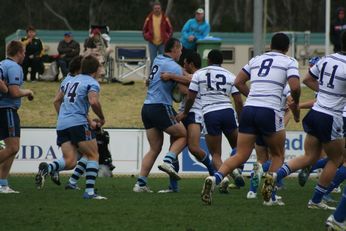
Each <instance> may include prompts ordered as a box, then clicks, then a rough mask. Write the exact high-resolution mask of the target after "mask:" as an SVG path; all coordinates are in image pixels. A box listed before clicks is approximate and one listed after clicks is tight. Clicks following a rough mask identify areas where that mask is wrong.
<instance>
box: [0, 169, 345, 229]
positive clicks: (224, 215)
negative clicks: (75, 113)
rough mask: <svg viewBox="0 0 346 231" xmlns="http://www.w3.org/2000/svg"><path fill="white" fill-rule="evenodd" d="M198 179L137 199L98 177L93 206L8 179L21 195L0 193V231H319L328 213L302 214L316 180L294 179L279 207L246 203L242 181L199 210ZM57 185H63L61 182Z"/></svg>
mask: <svg viewBox="0 0 346 231" xmlns="http://www.w3.org/2000/svg"><path fill="white" fill-rule="evenodd" d="M203 179H204V178H202V177H199V178H183V179H182V180H181V181H180V192H179V193H173V194H157V193H152V194H148V193H144V194H143V193H133V192H132V187H133V185H134V183H135V180H136V179H135V178H133V177H130V176H128V177H125V176H122V177H115V178H98V179H97V185H96V187H97V188H98V189H99V192H100V194H101V195H103V196H106V197H108V198H109V199H108V200H106V201H97V200H84V199H82V193H83V192H82V191H66V190H64V188H63V186H60V187H58V186H56V185H53V183H52V182H50V180H49V179H48V180H47V183H46V185H45V188H44V189H43V190H37V189H36V188H35V187H34V176H33V175H31V176H28V175H26V176H12V177H11V178H10V179H9V180H10V182H11V185H12V186H13V188H14V189H16V190H19V191H20V192H21V193H20V194H8V195H5V194H0V205H1V225H0V230H18V231H26V230H35V231H37V230H66V231H68V230H75V231H76V230H81V231H88V230H93V231H95V230H129V231H131V230H134V231H138V230H141V231H143V230H164V231H166V230H172V231H180V230H181V231H204V230H205V231H207V230H208V231H210V230H217V231H222V230H232V231H237V230H241V231H248V230H249V231H250V230H251V231H252V230H258V231H264V230H270V231H279V230H282V231H287V230H290V231H293V230H300V231H303V230H307V231H319V230H324V221H325V220H326V218H327V217H328V216H329V214H330V213H331V212H330V211H322V210H309V209H307V206H306V205H307V201H308V200H309V198H310V197H311V195H312V192H313V187H314V185H315V183H316V179H312V180H310V181H309V182H308V183H307V185H306V186H305V187H304V188H301V187H300V186H298V184H297V182H296V179H294V178H292V179H287V180H286V183H285V184H286V189H284V190H282V191H280V192H279V195H281V196H283V200H284V202H285V203H286V205H285V206H284V207H264V206H263V205H262V200H261V199H257V200H247V199H246V192H247V188H248V185H249V182H248V181H247V182H246V186H245V188H243V189H240V190H237V189H235V190H232V191H231V193H230V194H227V195H226V194H219V193H218V192H215V193H214V198H213V205H212V206H206V205H203V204H202V202H201V200H200V191H201V188H202V184H203ZM62 180H63V182H64V183H65V182H66V181H67V177H66V176H65V177H63V178H62ZM167 181H168V180H167V178H163V177H161V178H160V177H159V178H149V185H150V186H151V189H153V190H154V191H157V190H159V189H162V188H164V186H166V185H167ZM64 183H63V184H64ZM83 183H84V179H83ZM80 186H82V182H80ZM333 196H334V197H335V196H336V195H335V194H334V195H333ZM339 197H340V194H337V197H335V198H339Z"/></svg>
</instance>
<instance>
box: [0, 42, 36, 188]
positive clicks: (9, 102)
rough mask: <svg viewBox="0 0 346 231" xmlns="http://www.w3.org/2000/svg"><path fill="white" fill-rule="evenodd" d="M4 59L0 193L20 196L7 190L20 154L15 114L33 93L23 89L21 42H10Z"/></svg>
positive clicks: (0, 66) (0, 98)
mask: <svg viewBox="0 0 346 231" xmlns="http://www.w3.org/2000/svg"><path fill="white" fill-rule="evenodd" d="M6 55H7V58H6V59H5V60H3V61H1V62H0V79H2V80H3V81H4V82H5V83H6V84H7V88H8V91H7V93H6V92H3V93H1V94H0V140H4V142H5V145H6V147H5V148H4V149H2V150H0V165H1V168H0V193H19V192H18V191H15V190H13V189H11V188H10V187H9V186H8V180H7V177H8V174H9V172H10V169H11V166H12V163H13V160H14V158H15V156H16V154H17V152H18V150H19V143H20V142H19V141H20V120H19V116H18V113H17V110H18V109H19V108H20V106H21V98H22V97H28V99H29V100H33V97H34V93H33V92H32V91H31V90H29V89H22V88H21V86H22V85H23V69H22V67H21V66H20V64H22V62H23V60H24V57H25V49H24V47H23V45H22V43H21V42H19V41H11V42H10V43H9V44H8V45H7V47H6Z"/></svg>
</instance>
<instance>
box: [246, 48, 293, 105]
mask: <svg viewBox="0 0 346 231" xmlns="http://www.w3.org/2000/svg"><path fill="white" fill-rule="evenodd" d="M243 71H244V72H245V73H246V74H247V75H248V76H249V78H250V82H251V87H250V92H249V95H248V97H247V99H246V102H245V106H259V107H265V108H271V109H274V110H277V111H280V109H281V98H282V92H283V89H284V88H285V86H286V83H287V80H288V79H289V78H290V77H298V78H299V72H298V62H297V60H295V59H294V58H292V57H289V56H287V55H284V54H282V53H279V52H267V53H264V54H262V55H260V56H256V57H254V58H252V59H251V60H250V61H249V63H248V64H246V65H245V66H244V67H243Z"/></svg>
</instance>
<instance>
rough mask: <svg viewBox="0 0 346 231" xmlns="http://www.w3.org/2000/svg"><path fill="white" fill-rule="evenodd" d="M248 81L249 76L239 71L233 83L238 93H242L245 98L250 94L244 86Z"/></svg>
mask: <svg viewBox="0 0 346 231" xmlns="http://www.w3.org/2000/svg"><path fill="white" fill-rule="evenodd" d="M248 80H249V76H248V75H247V74H246V73H245V72H244V71H243V70H241V71H240V72H239V73H238V75H237V77H236V79H235V81H234V85H235V86H236V87H237V89H238V90H239V91H240V93H242V94H243V95H245V96H246V97H247V96H248V95H249V92H250V89H249V87H248V86H247V85H246V82H247V81H248Z"/></svg>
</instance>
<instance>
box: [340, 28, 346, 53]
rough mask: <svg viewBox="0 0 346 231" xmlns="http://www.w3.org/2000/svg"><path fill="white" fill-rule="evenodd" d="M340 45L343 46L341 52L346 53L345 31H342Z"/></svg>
mask: <svg viewBox="0 0 346 231" xmlns="http://www.w3.org/2000/svg"><path fill="white" fill-rule="evenodd" d="M340 44H341V50H342V51H346V33H345V31H342V33H341V35H340Z"/></svg>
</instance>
